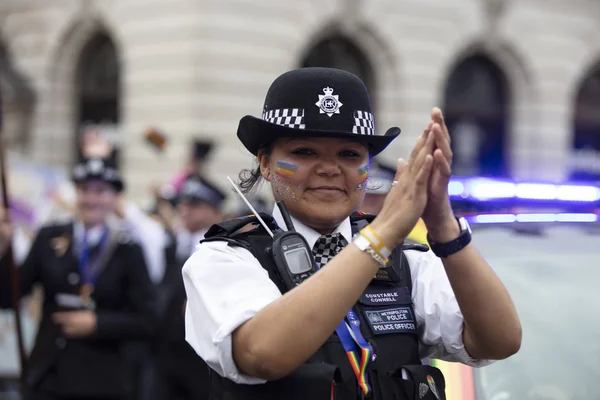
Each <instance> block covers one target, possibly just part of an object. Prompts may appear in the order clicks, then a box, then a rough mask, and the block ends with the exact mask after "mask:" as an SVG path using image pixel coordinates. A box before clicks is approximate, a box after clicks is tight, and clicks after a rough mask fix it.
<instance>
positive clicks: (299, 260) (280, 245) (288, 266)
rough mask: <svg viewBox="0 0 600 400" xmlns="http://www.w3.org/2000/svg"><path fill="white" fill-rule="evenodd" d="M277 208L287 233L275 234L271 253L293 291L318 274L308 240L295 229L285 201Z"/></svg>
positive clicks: (280, 231) (280, 202) (280, 272)
mask: <svg viewBox="0 0 600 400" xmlns="http://www.w3.org/2000/svg"><path fill="white" fill-rule="evenodd" d="M277 207H278V208H279V211H281V215H282V216H283V221H284V222H285V226H286V228H287V232H286V231H282V230H279V231H277V232H276V233H275V235H274V237H273V247H272V248H271V253H272V254H273V259H274V260H275V264H276V265H277V270H278V271H279V276H280V277H281V279H282V280H283V282H284V283H285V285H286V286H287V287H288V289H292V288H294V287H296V286H298V285H299V284H301V283H302V282H304V281H305V280H306V279H307V278H309V277H310V276H311V275H312V274H314V273H315V272H317V268H316V266H315V260H314V258H313V256H312V251H311V250H310V247H309V246H308V243H307V242H306V239H304V236H302V235H301V234H299V233H298V232H296V229H294V224H293V223H292V219H291V218H290V214H289V213H288V210H287V208H286V206H285V204H284V203H283V201H278V202H277Z"/></svg>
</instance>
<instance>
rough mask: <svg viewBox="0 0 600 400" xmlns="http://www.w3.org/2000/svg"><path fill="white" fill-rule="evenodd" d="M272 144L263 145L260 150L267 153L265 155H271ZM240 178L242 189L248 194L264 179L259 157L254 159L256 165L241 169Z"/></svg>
mask: <svg viewBox="0 0 600 400" xmlns="http://www.w3.org/2000/svg"><path fill="white" fill-rule="evenodd" d="M271 150H272V146H271V144H268V145H266V146H265V147H262V148H261V149H260V150H259V152H263V153H265V155H267V156H270V155H271ZM238 179H239V180H240V185H239V186H240V190H241V191H242V193H244V194H248V193H250V192H252V191H253V190H254V189H255V188H256V186H257V185H258V184H259V183H260V181H261V179H262V174H261V172H260V164H259V163H258V158H255V159H254V167H253V168H247V169H243V170H241V171H240V173H239V175H238Z"/></svg>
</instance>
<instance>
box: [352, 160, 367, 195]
mask: <svg viewBox="0 0 600 400" xmlns="http://www.w3.org/2000/svg"><path fill="white" fill-rule="evenodd" d="M358 177H359V178H360V183H359V184H358V185H357V186H356V188H355V190H357V191H364V190H365V189H366V188H367V182H368V178H369V163H366V164H364V165H361V166H360V167H359V168H358Z"/></svg>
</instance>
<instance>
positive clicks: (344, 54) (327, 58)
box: [301, 37, 375, 109]
mask: <svg viewBox="0 0 600 400" xmlns="http://www.w3.org/2000/svg"><path fill="white" fill-rule="evenodd" d="M301 66H302V67H303V68H304V67H327V68H337V69H342V70H344V71H348V72H351V73H353V74H354V75H356V76H358V77H359V78H360V79H361V80H362V81H363V82H364V83H365V86H366V87H367V90H368V91H369V95H370V97H371V107H372V108H373V109H374V108H375V106H374V104H373V102H374V98H375V96H374V94H375V92H374V90H375V82H374V79H375V78H374V74H373V69H372V67H371V65H370V64H369V61H368V60H367V57H366V56H365V55H364V53H363V52H362V51H361V50H360V49H359V48H358V47H357V46H356V45H354V43H352V42H351V41H349V40H348V39H346V38H343V37H332V38H328V39H325V40H323V41H321V42H319V43H317V44H316V45H315V46H314V47H312V48H311V49H310V50H309V51H308V52H307V53H306V55H305V56H304V58H303V60H302V63H301Z"/></svg>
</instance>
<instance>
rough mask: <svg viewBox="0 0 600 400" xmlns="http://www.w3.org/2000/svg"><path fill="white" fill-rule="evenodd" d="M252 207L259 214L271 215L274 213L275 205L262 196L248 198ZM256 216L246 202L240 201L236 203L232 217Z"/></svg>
mask: <svg viewBox="0 0 600 400" xmlns="http://www.w3.org/2000/svg"><path fill="white" fill-rule="evenodd" d="M246 198H247V199H248V201H249V202H250V204H252V207H254V209H255V210H256V212H257V213H259V214H260V213H267V214H269V213H271V212H272V211H273V205H272V204H271V203H270V202H269V201H267V200H266V199H265V198H264V197H261V196H246ZM249 214H254V212H253V211H252V210H251V209H250V207H248V205H247V204H246V202H244V201H243V200H242V199H238V200H237V201H236V205H235V208H234V209H233V212H232V214H231V215H232V217H241V216H244V215H249Z"/></svg>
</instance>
